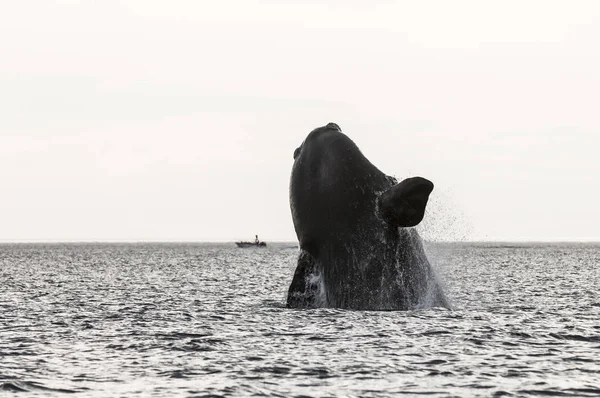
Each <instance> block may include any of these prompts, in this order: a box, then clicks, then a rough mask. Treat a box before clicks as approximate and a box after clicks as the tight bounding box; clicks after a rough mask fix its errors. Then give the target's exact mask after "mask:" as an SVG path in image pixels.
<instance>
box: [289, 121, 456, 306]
mask: <svg viewBox="0 0 600 398" xmlns="http://www.w3.org/2000/svg"><path fill="white" fill-rule="evenodd" d="M432 190H433V183H432V182H431V181H428V180H427V179H425V178H421V177H412V178H408V179H405V180H403V181H401V182H400V183H398V182H397V181H396V179H394V178H393V177H390V176H388V175H386V174H384V173H383V172H381V171H380V170H379V169H377V167H375V166H374V165H373V164H372V163H371V162H369V160H368V159H367V158H366V157H365V156H364V155H363V154H362V153H361V152H360V150H359V149H358V147H357V146H356V144H355V143H354V142H353V141H352V140H351V139H350V138H348V137H347V136H346V135H345V134H344V133H342V131H341V129H340V127H339V126H338V125H337V124H335V123H329V124H327V125H326V126H323V127H319V128H316V129H314V130H313V131H312V132H310V134H308V136H307V137H306V139H305V140H304V142H303V143H302V145H301V146H300V147H299V148H297V149H296V150H295V151H294V165H293V168H292V174H291V179H290V208H291V212H292V218H293V222H294V228H295V230H296V235H297V237H298V241H299V244H300V253H299V256H298V264H297V267H296V271H295V273H294V276H293V279H292V282H291V284H290V287H289V290H288V297H287V306H288V307H294V308H315V307H334V308H349V309H372V310H406V309H411V308H415V307H422V306H441V307H447V308H449V303H448V300H447V298H446V296H445V294H444V292H443V290H442V287H441V286H440V284H439V282H438V280H437V278H436V277H435V275H434V272H433V269H432V267H431V265H430V264H429V261H428V260H427V257H426V255H425V251H424V249H423V244H422V240H421V238H420V237H419V235H418V233H417V231H416V230H415V229H414V228H412V227H414V226H416V225H417V224H419V223H420V222H421V220H422V219H423V217H424V213H425V207H426V205H427V201H428V198H429V194H430V193H431V192H432Z"/></svg>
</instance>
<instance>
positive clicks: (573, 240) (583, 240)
mask: <svg viewBox="0 0 600 398" xmlns="http://www.w3.org/2000/svg"><path fill="white" fill-rule="evenodd" d="M423 240H424V241H425V242H430V243H520V244H527V243H600V238H587V237H586V238H560V239H535V238H532V239H523V238H512V239H507V238H502V239H460V240H436V239H423ZM235 242H239V240H237V239H207V240H200V239H179V240H172V239H166V240H160V239H158V240H157V239H127V240H125V239H123V240H119V239H78V240H75V239H74V240H69V239H64V240H63V239H0V244H15V243H54V244H60V243H235ZM266 242H267V243H268V242H270V243H287V244H289V243H294V244H298V243H299V242H298V240H297V239H294V240H279V239H272V240H268V241H266Z"/></svg>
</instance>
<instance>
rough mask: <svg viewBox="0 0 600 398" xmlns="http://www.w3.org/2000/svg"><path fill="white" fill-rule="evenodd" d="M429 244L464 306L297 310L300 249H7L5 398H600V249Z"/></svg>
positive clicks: (0, 358) (0, 258)
mask: <svg viewBox="0 0 600 398" xmlns="http://www.w3.org/2000/svg"><path fill="white" fill-rule="evenodd" d="M427 250H428V252H429V253H430V259H431V260H432V263H433V264H435V265H436V266H437V269H438V272H439V274H440V276H441V278H442V279H443V280H444V282H445V285H446V287H447V292H448V296H449V297H450V298H451V299H452V302H453V306H454V309H453V310H445V309H427V310H416V311H408V312H373V311H347V310H334V309H319V310H292V309H287V308H285V307H284V303H285V296H286V291H287V287H288V284H289V282H290V280H291V277H292V274H293V270H294V268H295V259H296V256H297V249H294V248H290V247H289V245H288V247H286V245H272V246H271V247H269V248H267V249H238V248H236V247H234V246H233V245H224V244H222V245H207V244H198V245H196V244H73V245H64V244H54V245H41V244H15V245H0V282H1V284H0V389H4V390H9V391H15V392H20V391H23V392H24V394H25V395H28V396H29V395H32V394H34V395H39V396H52V395H65V394H68V393H75V395H78V396H86V397H87V396H96V397H105V396H161V397H162V396H199V397H202V396H204V397H208V396H214V397H217V396H251V395H256V396H281V397H294V396H296V397H301V396H303V397H309V396H311V397H316V396H319V397H320V396H361V397H371V396H372V397H392V396H398V395H399V394H404V395H408V396H411V395H412V396H414V395H420V394H427V395H432V396H460V397H464V396H485V397H489V396H533V395H536V396H537V395H560V396H598V395H600V376H599V372H600V360H599V358H600V294H599V287H600V271H599V270H598V267H599V266H600V245H594V244H572V245H563V244H553V245H513V246H507V245H501V244H493V245H483V244H478V245H469V244H445V245H442V244H429V245H428V246H427Z"/></svg>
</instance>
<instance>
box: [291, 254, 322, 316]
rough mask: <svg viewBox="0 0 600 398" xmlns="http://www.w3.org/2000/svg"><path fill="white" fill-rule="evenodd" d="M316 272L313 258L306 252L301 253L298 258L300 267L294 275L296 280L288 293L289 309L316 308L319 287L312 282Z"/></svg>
mask: <svg viewBox="0 0 600 398" xmlns="http://www.w3.org/2000/svg"><path fill="white" fill-rule="evenodd" d="M314 272H315V261H314V259H313V257H312V256H311V255H310V253H308V252H307V251H305V250H301V251H300V256H299V257H298V266H297V267H296V272H295V273H294V278H293V279H292V283H291V284H290V289H289V291H288V298H287V306H288V308H306V307H314V306H315V301H316V295H317V292H318V289H317V285H316V284H315V282H314V281H313V280H312V279H313V277H314Z"/></svg>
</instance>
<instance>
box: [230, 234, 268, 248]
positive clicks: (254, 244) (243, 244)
mask: <svg viewBox="0 0 600 398" xmlns="http://www.w3.org/2000/svg"><path fill="white" fill-rule="evenodd" d="M235 244H236V245H237V247H242V248H245V247H267V242H261V241H260V240H259V239H258V235H255V238H254V242H248V241H241V242H235Z"/></svg>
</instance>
